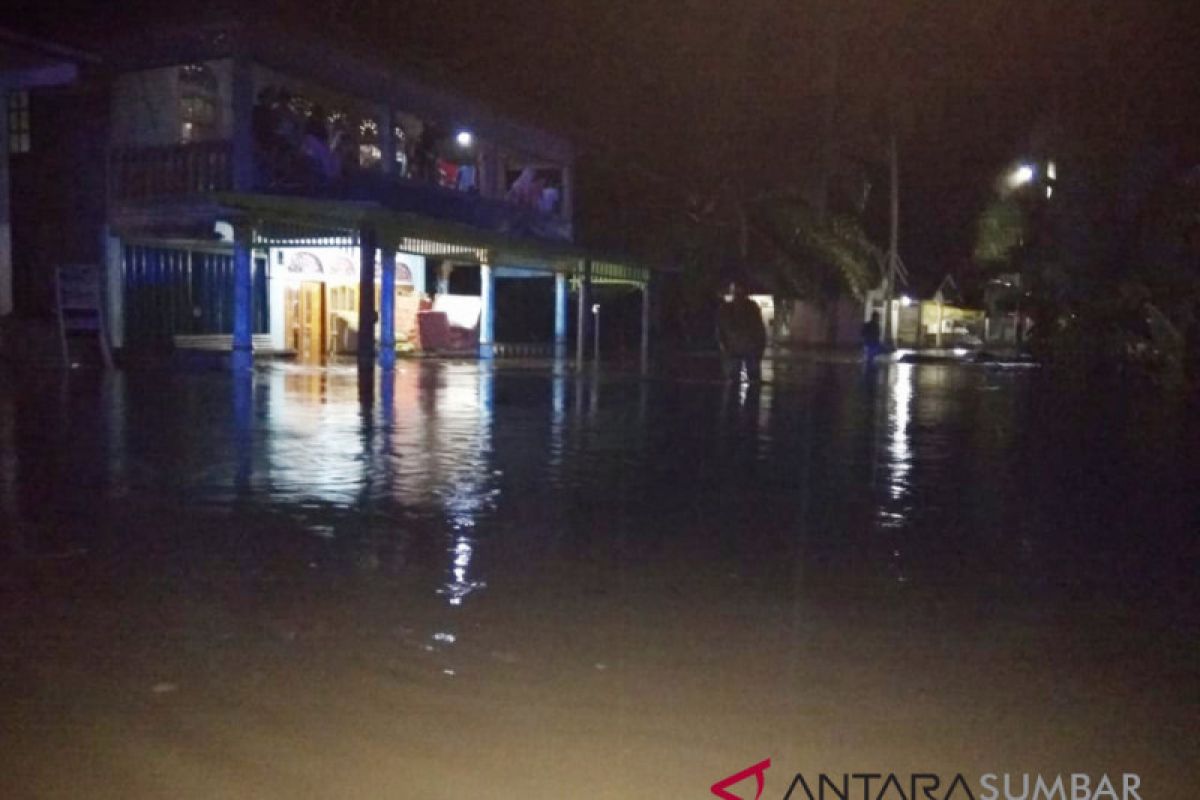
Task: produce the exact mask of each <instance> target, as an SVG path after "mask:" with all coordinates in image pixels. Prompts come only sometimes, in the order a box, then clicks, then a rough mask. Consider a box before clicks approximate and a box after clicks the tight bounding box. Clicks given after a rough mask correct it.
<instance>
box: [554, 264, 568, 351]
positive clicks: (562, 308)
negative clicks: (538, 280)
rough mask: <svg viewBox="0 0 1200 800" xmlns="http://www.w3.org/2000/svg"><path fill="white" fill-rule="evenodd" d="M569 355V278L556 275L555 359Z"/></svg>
mask: <svg viewBox="0 0 1200 800" xmlns="http://www.w3.org/2000/svg"><path fill="white" fill-rule="evenodd" d="M566 355H567V276H566V274H565V273H562V272H556V273H554V357H555V358H564V357H565V356H566Z"/></svg>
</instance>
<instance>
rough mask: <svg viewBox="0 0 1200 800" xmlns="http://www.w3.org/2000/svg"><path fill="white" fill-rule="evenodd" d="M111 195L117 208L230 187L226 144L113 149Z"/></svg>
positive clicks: (230, 161) (229, 156)
mask: <svg viewBox="0 0 1200 800" xmlns="http://www.w3.org/2000/svg"><path fill="white" fill-rule="evenodd" d="M109 164H110V172H109V181H110V187H109V188H110V193H109V196H110V197H111V198H112V199H113V201H114V202H115V203H117V204H118V205H129V204H139V203H148V202H150V203H152V202H159V201H164V200H177V199H188V198H196V197H202V196H204V195H208V194H212V193H213V192H224V191H229V190H230V189H232V188H233V146H232V143H231V142H228V141H218V142H195V143H192V144H178V145H167V146H159V147H120V148H114V149H113V150H112V152H111V155H110V158H109Z"/></svg>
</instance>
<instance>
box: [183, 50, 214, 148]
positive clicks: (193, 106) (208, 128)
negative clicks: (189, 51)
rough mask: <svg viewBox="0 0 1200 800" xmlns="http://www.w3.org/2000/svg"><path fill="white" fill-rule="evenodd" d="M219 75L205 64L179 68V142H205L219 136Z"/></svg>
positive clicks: (187, 65)
mask: <svg viewBox="0 0 1200 800" xmlns="http://www.w3.org/2000/svg"><path fill="white" fill-rule="evenodd" d="M217 96H218V91H217V76H216V75H214V74H213V71H212V70H211V69H209V68H208V67H207V66H206V65H204V64H185V65H184V66H182V67H180V68H179V140H180V141H181V142H185V143H188V142H202V141H206V140H208V139H215V138H216V136H217Z"/></svg>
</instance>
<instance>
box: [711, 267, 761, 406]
mask: <svg viewBox="0 0 1200 800" xmlns="http://www.w3.org/2000/svg"><path fill="white" fill-rule="evenodd" d="M717 344H718V345H719V346H720V348H721V365H722V368H723V370H724V373H725V380H727V381H733V380H737V379H738V377H739V376H740V375H741V372H742V369H743V368H744V369H745V371H746V380H748V381H750V382H752V383H757V382H759V381H761V380H762V356H763V350H765V349H766V347H767V330H766V328H765V327H764V326H763V320H762V311H761V310H760V309H759V307H758V303H755V302H754V301H753V300H751V299H750V298H749V296H747V294H746V287H745V286H743V285H742V284H741V283H740V282H738V281H734V282H733V283H731V284H730V285H729V292H728V294H727V295H726V300H725V302H723V303H721V307H720V309H718V310H717Z"/></svg>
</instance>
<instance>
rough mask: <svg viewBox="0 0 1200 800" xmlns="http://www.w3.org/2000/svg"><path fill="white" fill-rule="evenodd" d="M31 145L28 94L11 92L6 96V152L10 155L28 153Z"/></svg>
mask: <svg viewBox="0 0 1200 800" xmlns="http://www.w3.org/2000/svg"><path fill="white" fill-rule="evenodd" d="M31 144H32V142H31V141H30V136H29V92H13V93H12V94H10V95H9V96H8V152H9V154H10V155H16V154H17V153H28V152H29V148H30V145H31Z"/></svg>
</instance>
